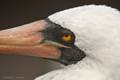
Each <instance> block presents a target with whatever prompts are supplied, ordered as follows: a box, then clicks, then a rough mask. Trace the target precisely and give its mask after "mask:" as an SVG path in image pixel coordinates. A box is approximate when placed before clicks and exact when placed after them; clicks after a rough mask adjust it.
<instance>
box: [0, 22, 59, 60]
mask: <svg viewBox="0 0 120 80" xmlns="http://www.w3.org/2000/svg"><path fill="white" fill-rule="evenodd" d="M46 24H48V23H47V22H46V21H44V20H40V21H36V22H33V23H30V24H26V25H23V26H19V27H15V28H12V29H7V30H1V31H0V53H8V54H22V55H29V56H36V57H45V58H58V57H59V56H60V54H61V52H60V51H59V50H58V47H55V46H50V45H49V46H47V45H41V44H40V43H41V41H42V40H43V39H44V36H43V35H42V33H41V32H40V31H43V30H45V25H46Z"/></svg>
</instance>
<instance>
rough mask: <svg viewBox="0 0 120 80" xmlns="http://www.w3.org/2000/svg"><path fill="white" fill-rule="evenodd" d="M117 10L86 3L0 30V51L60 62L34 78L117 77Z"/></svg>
mask: <svg viewBox="0 0 120 80" xmlns="http://www.w3.org/2000/svg"><path fill="white" fill-rule="evenodd" d="M119 43H120V12H119V11H118V10H117V9H114V8H111V7H107V6H104V5H86V6H81V7H75V8H71V9H67V10H64V11H61V12H57V13H55V14H53V15H50V16H49V17H48V18H47V19H44V20H40V21H36V22H33V23H30V24H26V25H23V26H20V27H17V28H12V29H7V30H2V31H0V52H2V53H12V54H22V55H30V56H36V57H42V58H46V59H50V60H54V61H57V62H60V63H62V64H64V65H65V66H64V67H63V69H59V70H55V71H52V72H49V73H47V74H45V75H43V76H40V77H37V78H36V79H35V80H120V44H119Z"/></svg>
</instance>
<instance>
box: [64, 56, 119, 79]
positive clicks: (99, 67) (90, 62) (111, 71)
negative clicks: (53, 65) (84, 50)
mask: <svg viewBox="0 0 120 80" xmlns="http://www.w3.org/2000/svg"><path fill="white" fill-rule="evenodd" d="M119 67H120V66H112V65H109V66H108V65H105V64H103V63H101V62H100V61H99V60H95V59H94V58H91V57H86V58H84V59H83V60H82V61H79V62H78V63H76V64H72V65H69V66H67V67H66V68H67V69H79V70H80V71H81V70H85V71H86V70H87V71H89V72H93V71H95V72H96V73H98V75H99V74H101V75H102V76H104V77H105V78H106V77H108V78H110V80H120V76H119V75H120V69H119ZM107 80H109V79H107Z"/></svg>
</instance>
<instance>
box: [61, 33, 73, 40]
mask: <svg viewBox="0 0 120 80" xmlns="http://www.w3.org/2000/svg"><path fill="white" fill-rule="evenodd" d="M61 38H62V39H63V40H64V41H70V40H71V39H72V35H71V34H63V35H62V36H61Z"/></svg>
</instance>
